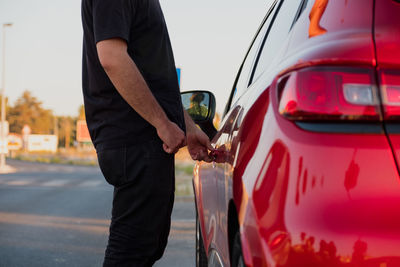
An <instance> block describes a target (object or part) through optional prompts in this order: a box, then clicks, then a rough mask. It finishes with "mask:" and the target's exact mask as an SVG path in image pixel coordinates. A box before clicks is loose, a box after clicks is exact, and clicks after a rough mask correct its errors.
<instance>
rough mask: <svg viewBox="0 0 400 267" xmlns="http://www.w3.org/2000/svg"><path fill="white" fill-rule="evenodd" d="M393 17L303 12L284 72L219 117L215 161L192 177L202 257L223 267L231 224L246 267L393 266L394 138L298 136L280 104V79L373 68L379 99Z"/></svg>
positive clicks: (398, 247)
mask: <svg viewBox="0 0 400 267" xmlns="http://www.w3.org/2000/svg"><path fill="white" fill-rule="evenodd" d="M374 3H375V4H376V7H375V11H376V12H375V16H376V21H375V27H374V19H373V14H374ZM387 12H388V14H389V15H386V14H387ZM396 12H397V13H396ZM395 13H396V14H400V4H399V3H396V2H394V1H392V0H375V1H374V0H351V1H350V0H310V1H308V4H307V6H306V7H305V10H304V11H303V13H302V15H301V16H300V17H299V19H298V21H297V22H296V23H295V24H294V27H293V28H292V30H291V33H290V36H289V38H287V40H286V42H285V43H284V44H282V47H283V48H284V49H281V50H280V52H279V53H278V54H277V58H279V59H280V60H279V61H274V62H276V64H274V65H272V66H271V67H270V68H268V69H266V70H265V72H264V73H263V75H262V76H261V78H260V79H258V80H257V81H255V82H254V83H253V84H252V85H251V86H250V87H249V89H248V90H247V91H246V92H245V93H244V94H243V95H242V96H241V97H240V98H239V100H238V101H237V102H236V103H234V104H233V105H232V107H231V109H230V111H229V112H228V113H227V114H226V116H225V119H224V120H223V122H222V124H221V125H222V126H221V129H220V130H219V131H218V134H217V136H216V137H215V138H214V139H213V141H212V142H213V144H214V145H215V148H216V152H215V153H214V155H213V156H214V157H215V161H214V162H213V163H210V164H208V163H198V164H197V166H196V168H195V176H194V187H195V194H196V200H197V202H196V205H197V209H198V213H199V219H200V222H201V227H202V232H203V239H204V243H205V244H206V251H207V253H208V256H210V255H211V251H214V252H216V253H217V254H218V255H219V256H220V258H221V260H222V264H223V265H224V266H230V248H231V242H232V240H231V233H230V229H232V227H234V225H235V223H236V222H237V223H238V224H239V229H240V233H241V243H242V253H243V258H244V261H245V263H246V266H255V267H258V266H400V213H399V210H400V180H399V172H398V169H397V164H396V158H395V157H394V155H396V156H397V155H400V135H396V134H390V133H389V135H388V136H387V135H386V134H385V132H384V131H383V129H384V127H385V124H386V123H387V122H386V121H382V118H378V119H377V123H378V126H377V127H378V128H379V127H380V129H382V130H381V132H376V133H373V132H369V133H368V132H367V133H358V132H353V133H347V134H345V133H338V132H336V133H335V132H312V131H308V130H304V129H302V128H301V127H299V126H298V125H297V124H296V123H295V122H294V121H291V120H288V119H287V118H285V117H284V116H282V115H281V114H280V113H279V103H278V91H279V90H280V89H281V88H280V87H279V86H280V84H281V83H280V82H281V78H282V77H285V75H288V74H289V73H292V72H295V71H298V70H303V69H304V68H307V67H313V66H321V65H324V66H328V67H329V66H342V67H346V68H350V69H351V68H354V69H357V68H368V69H370V70H372V73H373V74H376V77H378V79H377V81H376V80H375V79H373V83H376V86H377V88H378V87H379V85H380V83H381V80H382V79H381V78H379V75H378V74H379V73H380V71H381V69H387V68H389V69H397V68H399V67H400V56H399V57H397V56H398V55H400V54H399V51H400V50H399V49H398V48H399V44H400V33H399V34H397V35H396V36H392V35H390V36H389V35H388V32H391V31H392V30H388V28H390V29H391V26H390V24H393V25H394V26H393V27H397V29H396V31H398V29H400V20H398V19H397V18H396V15H395ZM397 16H398V15H397ZM310 21H311V22H310ZM374 31H375V35H374ZM385 34H386V35H387V37H385ZM374 39H375V40H376V47H375V44H374ZM392 47H396V48H393V49H392ZM386 48H387V49H388V50H387V51H392V52H390V53H397V54H396V55H395V56H393V57H391V56H390V53H389V52H385V51H382V50H385V49H386ZM391 49H392V50H391ZM395 50H396V51H395ZM375 51H376V54H375ZM373 74H372V75H373ZM373 76H374V75H373ZM397 157H398V156H397ZM399 160H400V158H398V162H399ZM232 207H233V209H232Z"/></svg>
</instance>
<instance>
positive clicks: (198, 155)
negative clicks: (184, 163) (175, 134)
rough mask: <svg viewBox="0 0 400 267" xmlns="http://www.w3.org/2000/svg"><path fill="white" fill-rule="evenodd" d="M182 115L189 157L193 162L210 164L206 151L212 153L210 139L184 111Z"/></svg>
mask: <svg viewBox="0 0 400 267" xmlns="http://www.w3.org/2000/svg"><path fill="white" fill-rule="evenodd" d="M184 115H185V124H186V142H187V146H188V150H189V154H190V156H191V157H192V159H193V160H204V161H206V162H211V161H212V159H211V157H210V156H209V153H208V150H211V151H212V150H214V148H213V147H212V146H211V143H210V139H209V138H208V136H207V135H206V134H205V133H204V132H203V131H202V130H200V129H199V128H198V127H197V126H196V124H195V123H194V121H193V120H192V118H191V117H190V115H189V113H187V111H186V110H185V109H184Z"/></svg>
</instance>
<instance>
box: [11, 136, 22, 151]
mask: <svg viewBox="0 0 400 267" xmlns="http://www.w3.org/2000/svg"><path fill="white" fill-rule="evenodd" d="M21 148H22V137H21V136H20V135H19V134H15V133H10V134H9V135H8V149H9V150H20V149H21Z"/></svg>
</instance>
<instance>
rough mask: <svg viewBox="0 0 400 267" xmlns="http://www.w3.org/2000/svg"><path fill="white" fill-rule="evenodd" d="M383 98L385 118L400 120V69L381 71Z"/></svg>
mask: <svg viewBox="0 0 400 267" xmlns="http://www.w3.org/2000/svg"><path fill="white" fill-rule="evenodd" d="M379 75H380V79H381V92H382V100H383V109H384V112H385V114H384V118H385V120H388V121H395V120H397V121H399V120H400V71H394V70H383V71H380V73H379Z"/></svg>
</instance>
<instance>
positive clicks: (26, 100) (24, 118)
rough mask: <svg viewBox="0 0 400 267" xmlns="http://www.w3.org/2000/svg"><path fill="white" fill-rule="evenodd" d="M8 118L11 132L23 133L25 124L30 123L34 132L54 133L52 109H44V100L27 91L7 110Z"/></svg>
mask: <svg viewBox="0 0 400 267" xmlns="http://www.w3.org/2000/svg"><path fill="white" fill-rule="evenodd" d="M7 120H8V122H9V124H10V132H14V133H21V130H22V128H23V127H24V125H25V124H27V125H29V126H30V127H31V129H32V133H35V134H50V133H54V132H55V129H54V116H53V113H52V111H51V110H48V109H44V108H43V107H42V102H41V101H39V100H38V99H37V98H36V97H34V96H33V95H32V93H31V92H29V91H25V92H23V93H22V96H21V97H20V98H18V99H17V101H16V102H15V105H14V106H12V107H10V108H9V110H8V112H7Z"/></svg>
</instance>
